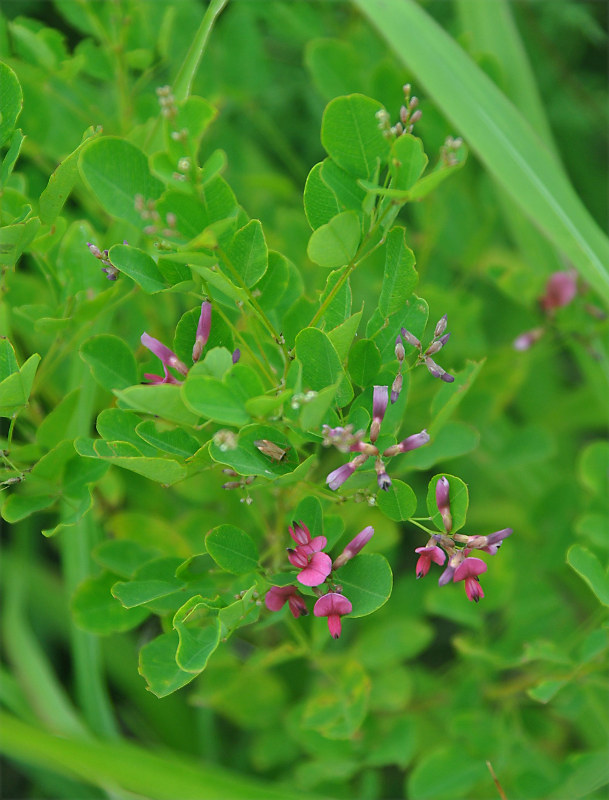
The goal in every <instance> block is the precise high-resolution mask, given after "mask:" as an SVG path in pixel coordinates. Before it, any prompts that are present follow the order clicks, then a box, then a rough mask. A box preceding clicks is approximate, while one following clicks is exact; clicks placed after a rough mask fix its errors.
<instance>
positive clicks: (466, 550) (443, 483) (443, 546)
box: [415, 476, 512, 603]
mask: <svg viewBox="0 0 609 800" xmlns="http://www.w3.org/2000/svg"><path fill="white" fill-rule="evenodd" d="M436 505H437V507H438V511H439V512H440V515H441V517H442V524H443V527H444V531H445V533H434V534H432V535H431V538H430V539H429V541H428V543H427V545H426V546H425V547H417V548H416V549H415V552H416V553H418V554H419V559H418V561H417V565H416V575H417V578H422V577H424V576H425V575H427V573H428V572H429V568H430V566H431V563H432V561H433V563H434V564H438V565H439V566H441V567H442V566H444V562H445V561H446V557H447V556H448V566H447V567H446V568H445V570H444V572H443V573H442V574H441V575H440V578H439V580H438V584H439V585H440V586H446V584H447V583H451V581H452V582H453V583H458V582H459V581H464V586H465V593H466V594H467V597H468V599H469V600H473V601H474V602H476V603H477V602H478V601H479V600H481V599H482V598H483V597H484V592H483V591H482V587H481V586H480V579H479V577H478V576H479V575H482V573H483V572H486V570H487V569H488V567H487V564H486V563H485V562H484V561H483V560H482V559H481V558H477V557H475V556H470V553H471V552H472V550H479V551H481V552H484V553H488V554H489V555H495V554H496V553H497V551H498V550H499V548H500V547H501V544H502V542H503V540H504V539H506V538H507V537H508V536H510V535H511V534H512V529H511V528H503V530H500V531H495V533H490V534H488V536H465V535H464V534H459V533H456V534H454V535H453V536H450V532H451V530H452V515H451V512H450V482H449V481H448V478H446V477H444V476H443V477H441V478H440V480H439V481H438V482H437V484H436ZM457 542H458V543H460V544H463V545H464V547H458V546H457V544H456V543H457Z"/></svg>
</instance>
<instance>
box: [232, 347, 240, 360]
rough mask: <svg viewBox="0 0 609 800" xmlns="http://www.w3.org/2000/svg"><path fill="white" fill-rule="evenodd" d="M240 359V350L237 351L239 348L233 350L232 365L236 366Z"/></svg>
mask: <svg viewBox="0 0 609 800" xmlns="http://www.w3.org/2000/svg"><path fill="white" fill-rule="evenodd" d="M240 358H241V350H239V348H237V349H236V350H233V364H236V363H237V361H239V359H240Z"/></svg>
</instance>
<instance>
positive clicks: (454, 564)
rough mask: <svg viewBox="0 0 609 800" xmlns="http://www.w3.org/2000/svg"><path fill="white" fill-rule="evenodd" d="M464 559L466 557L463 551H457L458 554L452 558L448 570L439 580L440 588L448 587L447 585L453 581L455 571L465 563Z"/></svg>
mask: <svg viewBox="0 0 609 800" xmlns="http://www.w3.org/2000/svg"><path fill="white" fill-rule="evenodd" d="M464 557H465V556H464V551H463V550H457V552H456V553H454V554H453V555H452V556H451V557H450V560H449V562H448V565H447V567H446V569H445V570H444V572H443V573H442V574H441V575H440V577H439V578H438V586H446V584H447V583H450V582H451V581H452V579H453V577H454V575H455V570H456V569H457V567H458V566H459V564H460V563H461V562H462V561H463V559H464Z"/></svg>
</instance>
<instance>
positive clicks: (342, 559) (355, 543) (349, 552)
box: [332, 525, 374, 569]
mask: <svg viewBox="0 0 609 800" xmlns="http://www.w3.org/2000/svg"><path fill="white" fill-rule="evenodd" d="M373 536H374V528H373V527H372V525H368V526H367V527H365V528H364V530H363V531H360V532H359V533H358V534H357V536H356V537H355V538H354V539H351V541H350V542H349V544H348V545H347V546H346V547H345V549H344V550H343V552H342V553H341V554H340V555H339V556H338V558H336V560H335V561H334V564H333V565H332V568H333V569H338V568H339V567H342V566H343V565H344V564H346V563H347V561H349V560H350V559H352V558H353V557H354V556H356V555H357V554H358V553H359V551H360V550H361V549H362V548H363V547H365V546H366V545H367V544H368V542H369V541H370V539H372V537H373Z"/></svg>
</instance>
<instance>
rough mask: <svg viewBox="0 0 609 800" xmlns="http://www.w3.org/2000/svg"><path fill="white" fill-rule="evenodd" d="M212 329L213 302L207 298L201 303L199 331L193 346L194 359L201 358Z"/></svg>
mask: <svg viewBox="0 0 609 800" xmlns="http://www.w3.org/2000/svg"><path fill="white" fill-rule="evenodd" d="M210 331H211V303H210V302H209V300H205V301H204V302H203V303H202V304H201V316H200V317H199V323H198V325H197V333H196V336H195V343H194V346H193V348H192V360H193V361H195V362H196V361H198V360H199V359H200V358H201V353H202V352H203V348H204V347H205V345H206V344H207V340H208V339H209V333H210Z"/></svg>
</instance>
